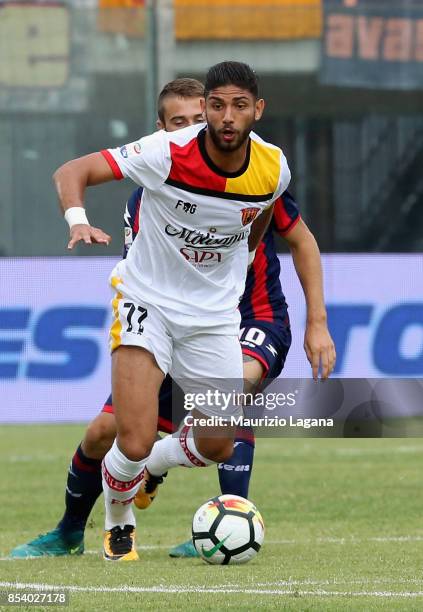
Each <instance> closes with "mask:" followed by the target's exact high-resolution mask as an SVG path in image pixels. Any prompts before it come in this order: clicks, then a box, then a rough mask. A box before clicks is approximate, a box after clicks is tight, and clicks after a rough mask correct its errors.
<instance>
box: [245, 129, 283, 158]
mask: <svg viewBox="0 0 423 612" xmlns="http://www.w3.org/2000/svg"><path fill="white" fill-rule="evenodd" d="M250 138H251V141H252V143H254V145H255V146H256V147H257V148H258V149H259V150H263V151H272V152H273V151H274V152H275V153H277V154H278V155H280V154H282V153H283V151H282V149H281V148H280V147H278V146H277V145H275V144H273V143H271V142H268V141H267V140H264V139H263V138H262V137H261V136H259V135H258V134H257V133H256V132H251V133H250Z"/></svg>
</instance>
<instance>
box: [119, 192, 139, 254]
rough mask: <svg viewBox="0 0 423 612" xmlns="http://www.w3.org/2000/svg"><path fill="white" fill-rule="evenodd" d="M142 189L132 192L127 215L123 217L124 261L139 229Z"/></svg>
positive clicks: (126, 211) (126, 209)
mask: <svg viewBox="0 0 423 612" xmlns="http://www.w3.org/2000/svg"><path fill="white" fill-rule="evenodd" d="M141 196H142V187H138V189H135V191H133V192H132V194H131V197H130V198H129V200H128V201H127V203H126V206H125V213H124V215H123V231H124V244H123V253H122V257H123V259H125V258H126V256H127V255H128V251H129V249H130V247H131V246H132V243H133V242H134V240H135V238H136V236H137V234H138V229H139V211H140V205H141Z"/></svg>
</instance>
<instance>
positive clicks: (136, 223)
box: [132, 196, 142, 237]
mask: <svg viewBox="0 0 423 612" xmlns="http://www.w3.org/2000/svg"><path fill="white" fill-rule="evenodd" d="M141 197H142V196H141ZM140 208H141V198H140V199H139V200H138V203H137V207H136V209H135V218H134V223H133V225H132V234H133V236H134V237H135V236H136V235H137V234H138V232H139V229H140Z"/></svg>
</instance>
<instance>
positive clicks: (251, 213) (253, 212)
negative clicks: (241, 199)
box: [241, 208, 260, 225]
mask: <svg viewBox="0 0 423 612" xmlns="http://www.w3.org/2000/svg"><path fill="white" fill-rule="evenodd" d="M259 212H260V208H243V209H242V210H241V221H242V225H248V224H249V223H252V222H253V221H254V219H255V218H256V217H257V215H258V213H259Z"/></svg>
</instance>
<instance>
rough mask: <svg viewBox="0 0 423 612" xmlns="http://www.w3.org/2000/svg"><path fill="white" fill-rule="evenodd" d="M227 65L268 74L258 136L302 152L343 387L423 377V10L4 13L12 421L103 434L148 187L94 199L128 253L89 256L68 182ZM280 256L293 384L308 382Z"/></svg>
mask: <svg viewBox="0 0 423 612" xmlns="http://www.w3.org/2000/svg"><path fill="white" fill-rule="evenodd" d="M224 59H236V60H241V61H245V62H247V63H249V64H251V65H252V66H253V67H254V68H255V69H256V71H257V72H258V74H259V76H260V80H261V86H262V94H263V96H264V98H265V99H266V102H267V106H266V111H265V115H264V118H263V120H262V121H261V122H260V124H259V125H258V126H257V131H258V133H259V134H260V135H262V136H263V137H264V138H268V139H270V140H271V141H273V142H275V143H276V144H278V145H280V146H282V148H283V149H284V150H285V153H286V155H287V157H288V160H289V163H290V167H291V170H292V175H293V176H292V183H291V187H290V189H291V191H292V192H293V194H294V195H295V197H296V199H297V200H298V202H299V205H300V209H301V212H302V214H303V217H304V218H305V220H306V222H307V223H308V224H309V226H310V228H311V229H312V231H313V232H314V234H315V236H316V238H317V240H318V242H319V245H320V248H321V250H322V252H323V253H324V257H323V261H324V267H325V282H326V297H327V302H328V308H329V316H330V325H331V329H332V332H333V334H334V337H335V340H336V342H337V348H338V356H339V358H338V366H337V371H336V374H337V375H339V376H349V377H385V376H413V377H416V378H422V377H423V297H422V295H423V291H422V290H423V260H422V255H421V251H422V250H423V231H422V230H423V173H422V167H423V5H422V3H421V1H420V0H419V1H417V0H407V1H406V0H404V1H401V0H263V1H260V0H231V2H229V1H228V0H226V1H225V0H213V1H211V0H209V1H207V0H173V1H172V0H145V1H143V0H66V1H65V0H63V1H41V0H40V1H33V2H31V1H27V0H26V1H25V2H17V1H13V2H8V1H0V174H1V180H0V256H1V257H0V279H1V281H0V386H1V387H2V398H3V400H4V401H3V406H2V409H1V410H2V416H1V417H0V420H3V421H27V420H50V419H51V420H85V419H89V418H90V417H91V416H92V415H93V414H95V413H96V411H97V410H98V408H99V406H101V403H102V402H103V400H104V399H105V397H106V396H107V393H108V388H109V357H108V352H107V346H106V335H107V327H108V307H107V304H108V300H109V293H108V287H107V276H108V272H109V271H110V270H111V268H112V264H113V261H114V260H115V259H116V257H118V256H119V254H120V252H121V244H122V211H123V205H124V203H125V201H126V199H127V197H128V195H129V194H130V192H131V184H130V183H128V182H124V183H115V184H108V185H106V186H102V187H98V188H96V189H95V190H93V191H90V192H89V197H88V199H87V208H88V210H89V217H90V220H91V222H92V223H93V224H94V225H96V226H99V227H101V228H103V229H104V230H106V231H107V232H109V233H110V234H111V235H112V237H113V242H112V244H111V246H110V247H109V248H108V249H107V250H106V249H103V248H99V247H95V248H90V249H89V248H86V247H83V246H81V247H78V249H77V250H76V254H77V255H79V256H80V257H78V258H75V257H69V253H68V252H67V251H66V238H67V227H66V225H65V223H64V222H63V219H62V218H61V215H60V214H59V212H58V208H57V203H56V198H55V193H54V190H53V187H52V183H51V174H52V172H53V171H54V169H55V168H57V166H59V165H60V164H61V163H63V162H64V161H66V160H68V159H70V158H74V157H77V156H80V155H83V154H85V153H88V152H91V151H95V150H99V149H102V148H104V147H108V146H117V145H119V144H122V143H125V142H130V141H132V140H134V139H136V138H138V137H139V136H140V135H142V134H145V133H147V132H149V131H152V130H153V129H154V121H155V100H156V95H157V93H158V91H159V89H160V88H161V86H162V85H163V84H164V83H165V82H166V81H168V80H170V79H172V78H175V77H177V76H193V77H197V78H199V79H202V78H203V76H204V74H205V71H206V70H207V68H208V67H209V66H210V65H211V64H213V63H215V62H218V61H221V60H224ZM278 244H279V248H280V250H281V259H282V264H283V268H282V284H283V288H284V290H285V293H286V295H287V301H288V303H289V304H290V306H291V308H290V312H291V319H292V325H293V330H294V344H293V349H292V353H291V355H290V356H289V358H288V363H287V368H286V375H290V376H292V377H298V376H309V368H308V364H307V362H306V359H305V355H304V353H303V350H302V335H303V326H304V305H303V299H302V295H301V291H300V289H299V286H298V281H297V279H296V277H295V274H294V271H293V267H292V264H291V262H290V258H289V255H287V253H286V249H285V247H284V245H283V242H282V241H281V240H279V242H278ZM81 256H82V257H81ZM87 257H90V259H86V258H87ZM70 401H71V403H72V411H71V412H70V410H69V403H70ZM5 407H7V410H6V409H5Z"/></svg>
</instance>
